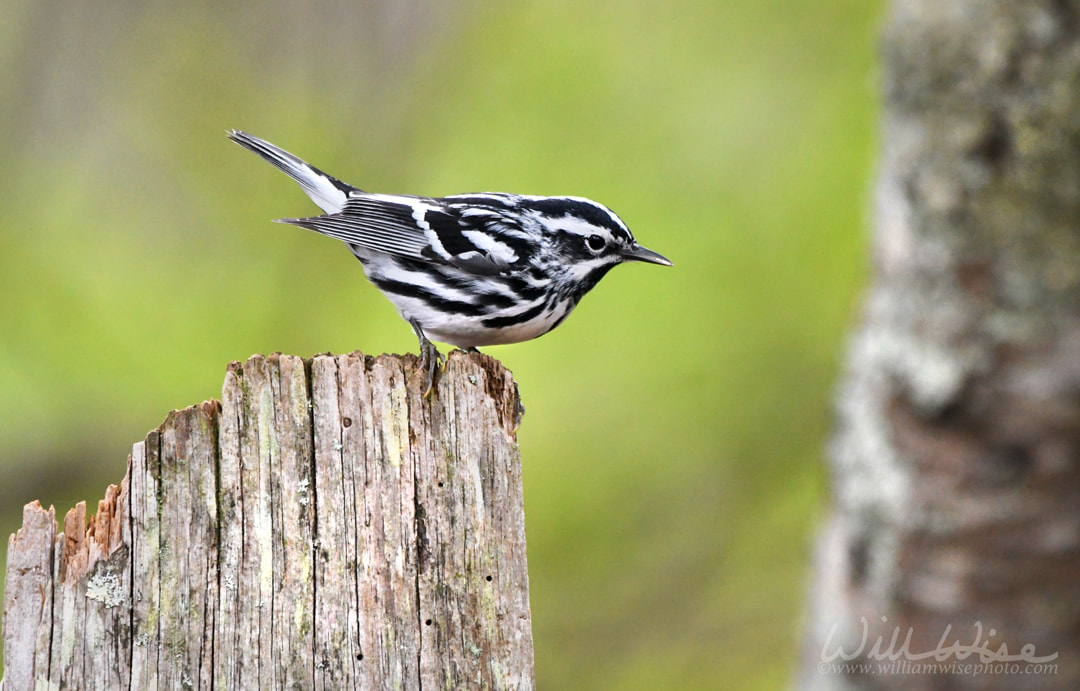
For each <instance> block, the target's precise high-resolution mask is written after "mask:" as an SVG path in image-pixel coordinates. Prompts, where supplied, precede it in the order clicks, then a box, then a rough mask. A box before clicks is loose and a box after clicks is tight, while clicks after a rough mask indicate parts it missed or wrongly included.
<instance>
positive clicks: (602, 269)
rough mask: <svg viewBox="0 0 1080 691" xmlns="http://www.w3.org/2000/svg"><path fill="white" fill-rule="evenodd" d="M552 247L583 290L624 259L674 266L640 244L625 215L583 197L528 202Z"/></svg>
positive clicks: (571, 277) (569, 274)
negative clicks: (623, 217)
mask: <svg viewBox="0 0 1080 691" xmlns="http://www.w3.org/2000/svg"><path fill="white" fill-rule="evenodd" d="M527 206H528V207H529V209H530V210H531V211H532V212H533V214H534V217H535V219H536V220H537V221H538V222H539V223H540V225H541V226H542V227H543V229H544V235H545V236H547V238H548V240H549V242H550V244H551V248H552V250H553V251H554V252H555V253H556V254H557V255H558V256H559V259H560V264H562V266H564V267H565V268H566V270H567V276H566V278H567V279H569V280H570V281H573V282H575V283H578V284H580V286H581V288H583V290H582V291H581V293H582V294H584V292H587V291H588V290H589V289H590V288H592V287H593V286H594V285H596V283H597V282H598V281H599V280H600V279H601V278H603V276H604V274H606V273H607V272H608V271H609V270H610V269H611V268H612V267H613V266H615V265H616V264H622V263H623V262H647V263H650V264H660V265H662V266H671V265H672V263H671V261H670V260H669V259H667V258H666V257H664V256H663V255H661V254H658V253H656V252H653V251H652V250H650V249H646V248H644V247H642V246H641V245H639V244H637V242H636V241H635V240H634V236H633V234H632V233H631V232H630V229H629V228H627V227H626V224H625V223H623V221H622V219H620V218H619V217H618V216H616V215H615V212H613V211H612V210H611V209H609V208H607V207H606V206H604V205H603V204H599V203H597V202H594V201H592V200H591V199H585V198H582V197H543V198H535V199H532V200H530V201H529V202H528V203H527Z"/></svg>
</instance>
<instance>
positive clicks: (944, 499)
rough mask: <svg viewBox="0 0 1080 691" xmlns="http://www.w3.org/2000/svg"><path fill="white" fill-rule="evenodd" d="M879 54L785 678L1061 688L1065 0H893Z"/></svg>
mask: <svg viewBox="0 0 1080 691" xmlns="http://www.w3.org/2000/svg"><path fill="white" fill-rule="evenodd" d="M882 58H883V62H884V82H885V89H884V130H883V138H882V145H883V155H882V162H881V172H880V179H879V183H878V189H877V208H876V226H877V232H876V237H875V250H876V274H875V279H874V285H873V286H872V289H871V291H870V295H869V297H868V299H867V303H866V310H865V314H864V317H863V325H862V326H861V328H860V329H859V330H858V332H857V333H856V335H855V337H854V339H853V342H852V345H851V351H850V353H849V357H848V372H847V375H846V380H845V383H844V384H843V386H842V388H841V390H840V395H839V406H838V407H839V411H838V416H839V424H838V431H837V434H836V437H835V440H834V444H833V446H832V449H831V453H830V455H831V463H832V471H833V481H832V484H833V492H834V497H833V505H834V506H833V511H832V515H831V517H830V518H829V520H828V521H827V523H826V525H825V527H824V530H823V534H822V536H821V538H820V542H819V549H818V556H817V575H816V584H815V586H814V593H813V597H812V604H811V620H810V624H809V630H808V633H807V636H806V639H805V643H806V645H805V649H804V659H803V669H802V673H801V678H800V681H801V685H802V686H803V687H806V688H822V689H824V688H829V689H831V688H859V689H892V688H898V689H899V688H904V689H913V688H927V689H930V688H933V689H945V688H980V689H999V688H1000V689H1026V688H1032V689H1034V688H1038V689H1049V688H1062V689H1076V688H1080V8H1078V6H1077V3H1075V2H1066V1H1064V0H1040V1H1033V2H1014V1H1013V0H954V1H952V2H941V1H940V0H895V2H894V3H893V6H892V13H891V17H890V19H889V23H888V27H887V29H886V32H885V36H884V42H883V51H882ZM894 635H896V638H893V636H894ZM909 635H910V639H909V640H908V641H907V643H906V644H905V638H906V637H907V636H909ZM879 639H880V641H879ZM875 643H878V648H877V650H876V651H875V650H874V644H875ZM1028 645H1030V646H1032V647H1031V648H1027V649H1024V646H1028ZM1002 646H1006V647H1007V649H1006V650H1007V652H1006V650H1003V649H1002ZM890 651H891V652H892V653H893V655H891V656H890V655H889V654H888V653H889V652H890ZM928 652H932V653H936V654H932V655H930V656H927V655H926V653H928ZM920 655H921V657H920ZM859 664H866V666H865V667H861V668H860V667H858V665H859ZM979 665H983V667H981V668H980V667H979Z"/></svg>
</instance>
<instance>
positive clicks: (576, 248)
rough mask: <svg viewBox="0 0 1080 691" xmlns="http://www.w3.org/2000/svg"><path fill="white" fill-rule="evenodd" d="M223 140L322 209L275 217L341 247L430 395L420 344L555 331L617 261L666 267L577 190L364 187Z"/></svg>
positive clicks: (432, 370)
mask: <svg viewBox="0 0 1080 691" xmlns="http://www.w3.org/2000/svg"><path fill="white" fill-rule="evenodd" d="M227 135H228V138H229V139H231V140H232V141H234V142H236V143H237V144H239V145H240V146H242V147H244V148H246V149H249V150H250V151H253V152H255V153H256V154H258V155H259V156H261V157H262V158H264V159H266V160H267V161H268V162H269V163H271V164H272V165H274V166H275V167H277V168H278V169H280V170H281V171H283V172H284V173H285V174H286V175H288V176H289V177H290V178H292V179H293V180H294V181H295V182H296V183H298V184H299V185H300V188H301V189H302V190H303V191H304V192H305V193H306V194H307V196H308V197H310V198H311V200H312V201H313V202H315V204H316V205H317V206H318V207H319V208H320V209H322V210H323V211H324V212H325V213H324V214H322V215H318V216H310V217H306V218H281V219H277V222H278V223H288V224H292V225H295V226H299V227H301V228H306V229H308V230H313V231H315V232H317V233H321V234H323V235H326V236H329V237H331V238H335V239H337V240H340V241H342V242H344V243H345V244H346V245H347V246H348V248H349V250H350V251H351V252H352V253H353V255H354V256H355V257H356V258H357V259H359V260H360V264H361V266H362V267H363V270H364V274H365V275H366V276H367V279H368V280H369V281H370V282H371V283H373V284H374V285H375V287H377V288H378V289H379V290H380V291H382V293H383V294H384V295H385V296H386V297H387V298H388V299H389V300H390V302H391V303H393V305H394V307H395V308H396V309H397V311H398V313H399V314H400V315H401V317H402V318H403V319H404V320H405V321H407V322H408V323H409V324H410V325H411V326H412V329H413V331H414V332H415V334H416V337H417V339H418V340H419V342H420V370H421V371H426V374H427V380H426V390H425V396H427V395H429V394H430V393H431V390H432V387H433V386H434V383H435V378H436V370H437V369H439V368H440V367H441V366H442V364H443V356H442V354H441V353H439V351H438V349H437V348H436V347H435V345H434V344H433V343H432V342H431V339H434V340H436V341H439V342H442V343H448V344H450V345H453V346H457V347H458V348H461V349H463V350H467V351H476V350H477V348H479V347H480V346H489V345H501V344H507V343H519V342H521V341H527V340H530V339H533V338H537V337H539V336H542V335H544V334H546V333H548V332H549V331H551V330H552V329H554V328H555V327H557V326H559V325H560V324H561V323H562V322H563V321H564V320H565V319H566V317H567V316H568V315H569V314H570V313H571V312H572V311H573V310H574V308H575V307H576V306H577V304H578V303H579V302H580V301H581V298H582V297H584V295H585V294H586V293H588V292H589V291H590V290H591V289H592V288H593V287H594V286H596V284H597V283H598V282H599V281H600V279H602V278H603V277H604V276H605V275H606V274H607V272H608V271H609V270H610V269H612V268H613V267H615V266H616V265H618V264H623V263H626V262H645V263H649V264H658V265H662V266H672V262H671V261H670V260H669V259H667V258H666V257H664V256H663V255H661V254H658V253H657V252H654V251H652V250H650V249H646V248H645V247H643V246H641V245H639V244H638V243H637V241H636V240H635V239H634V236H633V234H631V232H630V229H629V228H627V226H626V224H625V223H624V222H623V221H622V219H620V218H619V217H618V216H617V215H615V213H614V212H613V211H611V209H609V208H608V207H606V206H604V205H603V204H600V203H598V202H595V201H592V200H591V199H586V198H584V197H572V196H554V197H546V196H536V195H526V194H510V193H505V192H477V193H472V194H454V195H449V196H445V197H424V196H414V195H406V194H381V193H374V192H365V191H364V190H361V189H358V188H356V187H353V186H352V185H350V184H348V183H345V182H342V181H341V180H338V179H337V178H335V177H333V176H330V175H327V174H326V173H324V172H322V171H321V170H319V169H318V168H316V167H315V166H313V165H311V164H309V163H306V162H305V161H303V160H301V159H300V158H298V157H296V156H294V155H293V154H291V153H289V152H287V151H285V150H284V149H281V148H280V147H277V146H275V145H273V144H271V143H270V142H268V141H265V140H263V139H260V138H258V137H255V136H253V135H250V134H247V133H245V132H242V131H239V130H228V131H227Z"/></svg>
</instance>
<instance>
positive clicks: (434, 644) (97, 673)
mask: <svg viewBox="0 0 1080 691" xmlns="http://www.w3.org/2000/svg"><path fill="white" fill-rule="evenodd" d="M420 379H421V377H420V376H419V375H418V374H417V373H416V371H415V358H411V357H407V358H398V357H392V356H381V357H378V358H368V357H364V356H363V355H360V354H358V353H354V354H351V355H342V356H338V357H330V356H318V357H315V358H313V359H311V360H301V359H300V358H296V357H291V356H285V355H271V356H270V357H268V358H263V357H261V356H255V357H253V358H251V359H250V360H248V361H247V362H246V363H244V364H243V365H240V364H239V363H233V364H232V365H230V366H229V370H228V373H227V374H226V378H225V386H224V388H223V392H222V402H221V403H220V404H219V403H218V402H216V401H210V402H207V403H203V404H202V405H200V406H195V407H193V408H188V409H186V410H181V411H174V412H173V413H171V414H170V415H169V416H168V418H167V419H166V421H165V422H164V424H162V426H161V427H160V428H158V429H157V430H154V431H153V432H151V433H150V435H149V436H148V437H147V438H146V441H144V442H141V443H139V444H136V445H135V447H134V450H133V451H132V454H131V458H130V460H129V465H128V472H127V476H126V477H125V478H124V480H123V482H122V483H121V484H120V487H119V488H117V487H116V486H110V487H109V489H108V490H107V491H106V495H105V499H104V500H103V501H102V502H100V503H99V505H98V513H97V515H96V516H95V517H93V518H91V519H90V521H89V525H88V524H87V517H86V507H85V504H83V503H80V504H79V505H78V506H77V507H76V508H75V509H73V510H72V511H71V512H69V513H68V515H67V517H66V518H65V520H64V526H63V530H62V532H58V529H57V527H56V524H55V520H54V512H53V510H52V509H50V510H49V511H45V510H43V509H42V508H41V507H40V505H38V504H37V503H36V502H35V503H33V504H29V505H27V507H26V508H25V509H24V513H23V516H24V524H23V528H22V529H21V530H20V531H19V532H18V533H17V534H16V535H13V536H12V538H11V540H10V543H9V551H8V571H7V590H6V596H5V602H4V615H5V616H4V655H5V680H4V689H5V691H16V690H21V689H32V688H35V687H42V688H44V687H48V688H63V687H65V686H67V687H72V688H108V689H123V688H130V689H148V688H156V687H163V688H181V687H183V688H211V687H215V688H230V689H239V688H264V689H271V688H273V689H277V688H325V689H345V688H356V689H359V688H362V689H382V688H403V689H420V688H421V687H424V688H485V689H488V688H490V689H522V688H532V687H533V658H532V632H531V620H530V615H529V599H528V573H527V570H526V559H525V521H524V510H523V503H522V489H521V462H520V456H519V453H518V448H517V443H516V441H515V436H514V434H515V430H516V428H517V424H518V422H519V418H520V411H521V407H520V402H519V399H518V394H517V387H516V385H515V384H514V382H513V379H512V378H511V376H510V374H509V372H507V371H506V370H505V369H503V368H502V366H501V365H499V363H498V362H497V361H495V360H493V359H491V358H489V357H486V356H483V355H467V354H464V353H457V352H455V353H451V355H450V358H449V361H448V364H447V369H446V371H445V372H444V373H443V375H442V377H441V378H440V380H439V383H438V386H437V388H436V390H435V391H434V393H433V394H432V395H431V396H430V397H429V398H428V399H425V398H424V397H423V395H422V386H421V384H422V382H421V381H420Z"/></svg>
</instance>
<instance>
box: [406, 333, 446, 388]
mask: <svg viewBox="0 0 1080 691" xmlns="http://www.w3.org/2000/svg"><path fill="white" fill-rule="evenodd" d="M409 323H410V324H412V328H413V331H415V332H416V337H417V338H418V339H419V340H420V367H419V368H418V369H419V371H421V372H424V373H425V377H426V378H425V379H424V398H429V397H430V396H431V392H432V391H434V390H435V382H436V379H437V378H438V374H439V371H440V370H441V369H442V368H443V365H444V363H445V362H446V358H444V357H443V354H442V353H440V352H439V349H438V348H436V347H435V344H434V343H432V342H431V341H429V340H428V338H427V336H425V335H424V330H423V329H421V328H420V324H418V323H417V322H416V320H415V319H411V320H409Z"/></svg>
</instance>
